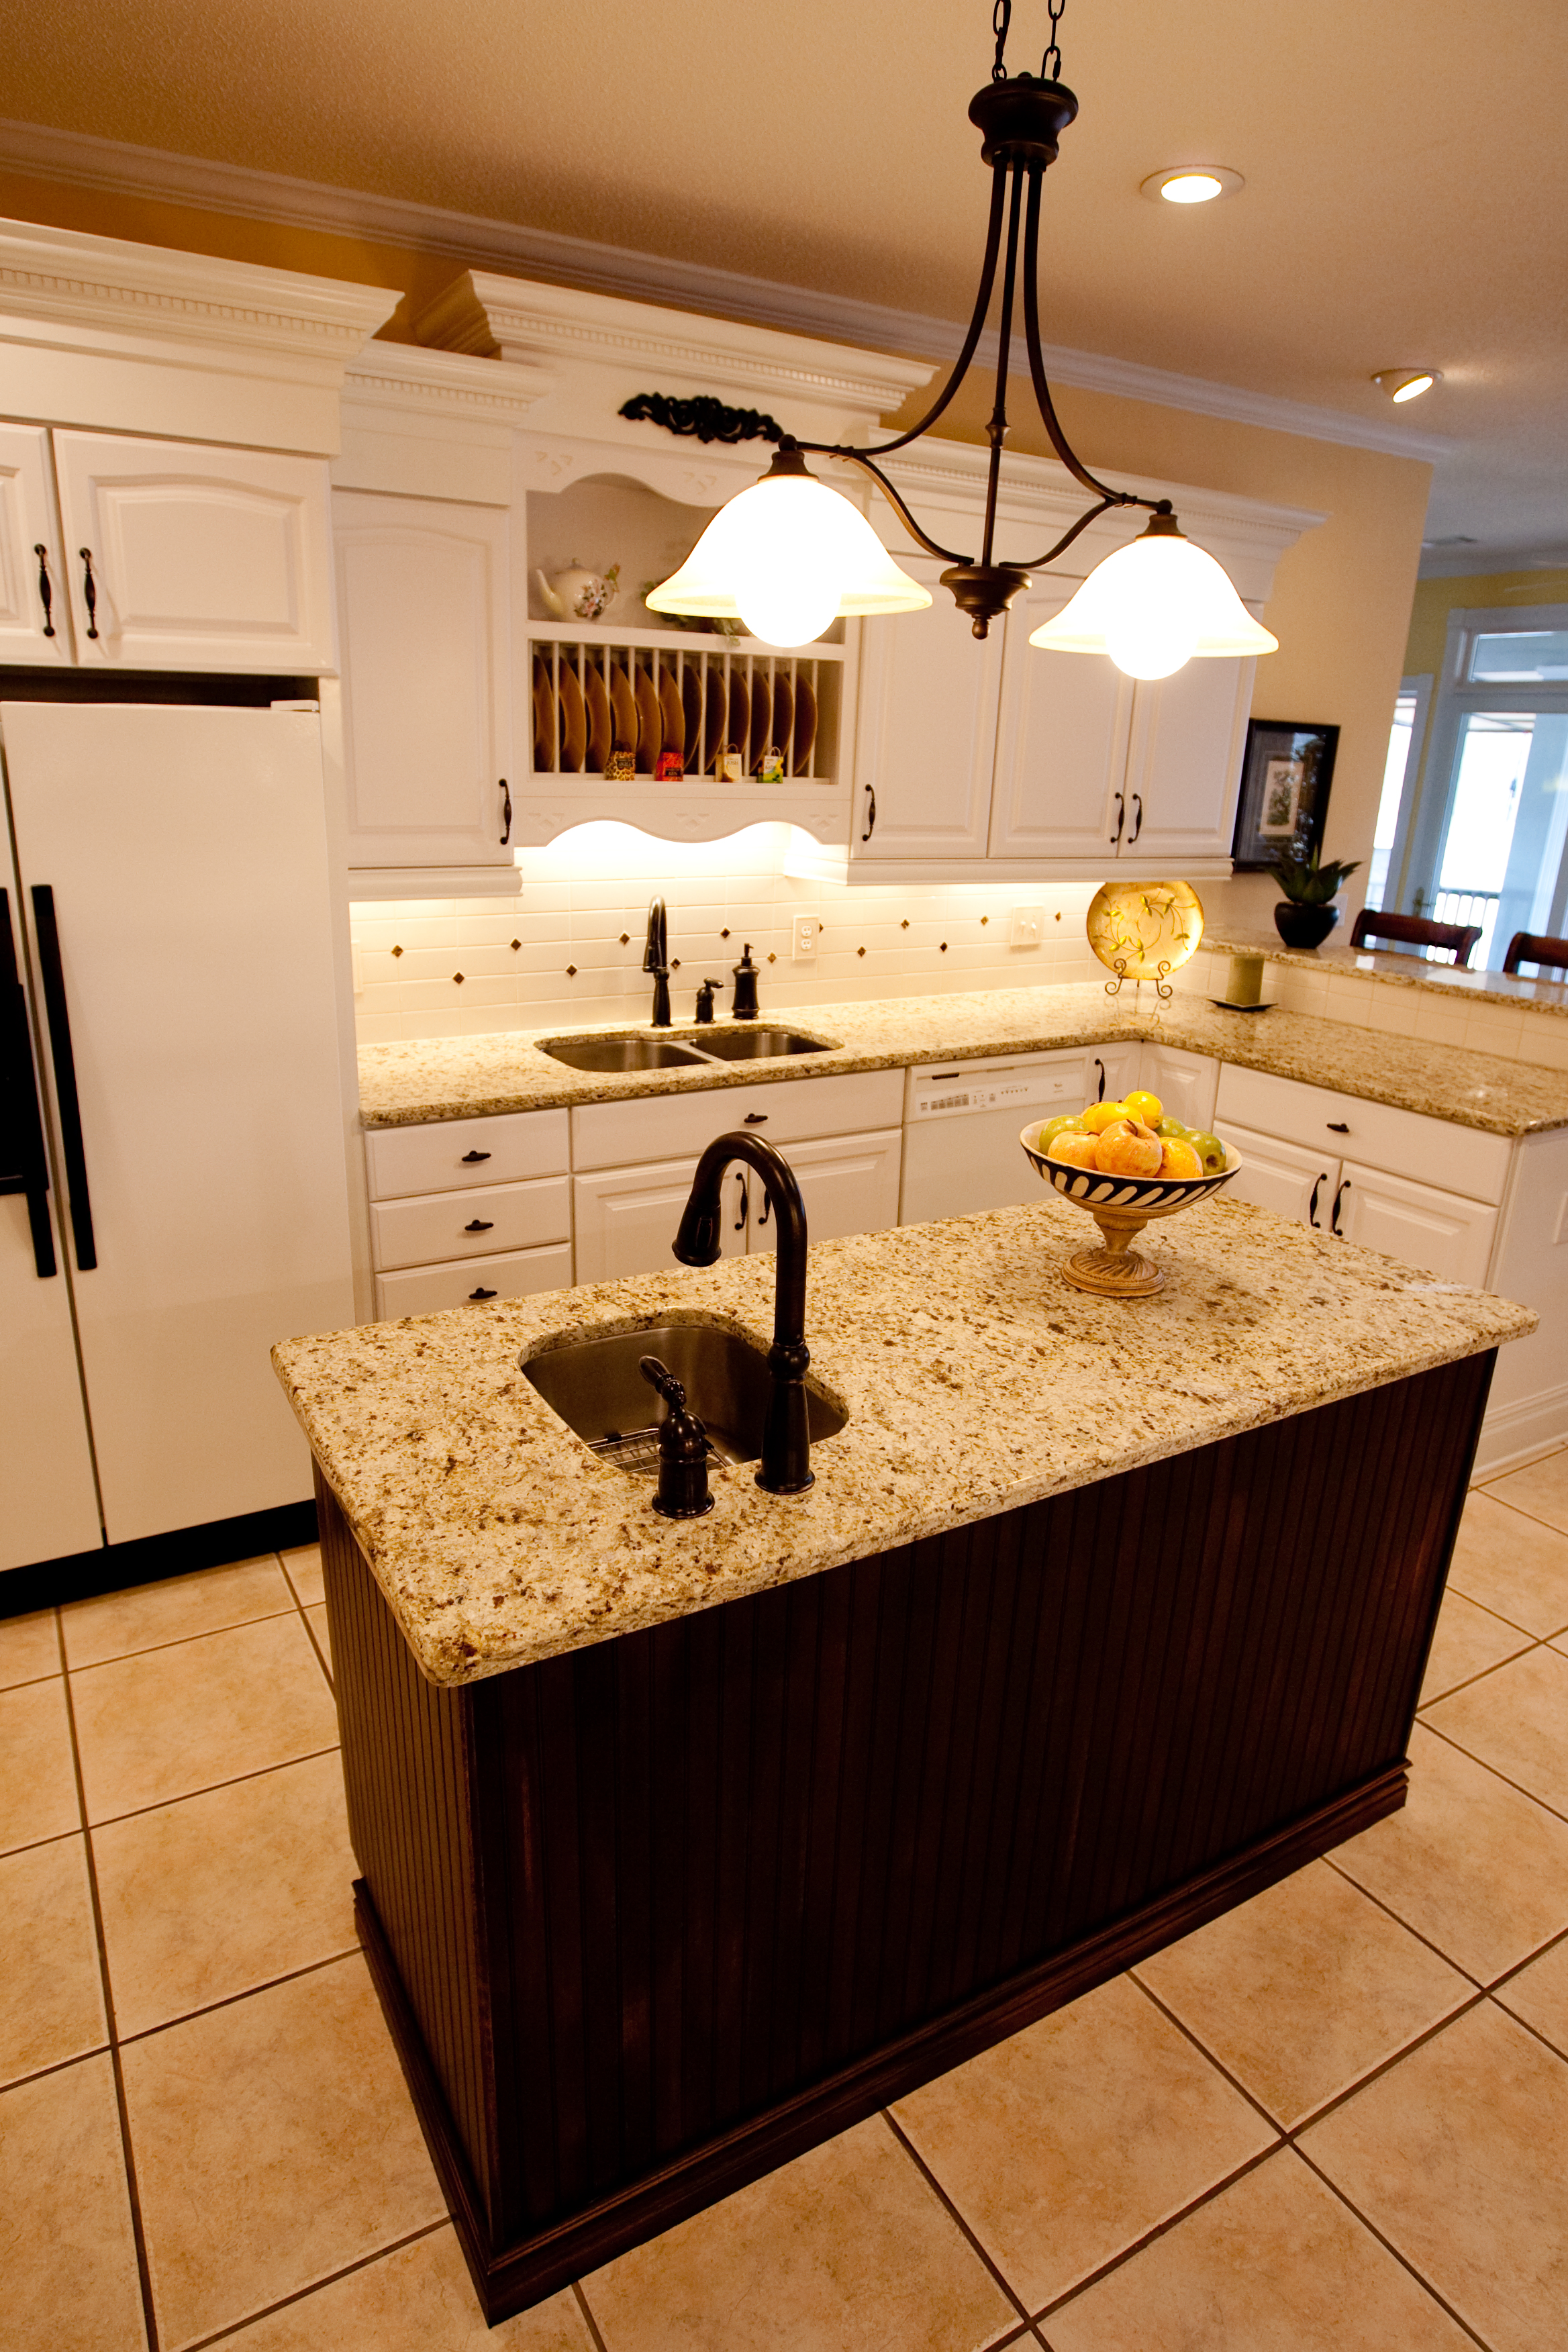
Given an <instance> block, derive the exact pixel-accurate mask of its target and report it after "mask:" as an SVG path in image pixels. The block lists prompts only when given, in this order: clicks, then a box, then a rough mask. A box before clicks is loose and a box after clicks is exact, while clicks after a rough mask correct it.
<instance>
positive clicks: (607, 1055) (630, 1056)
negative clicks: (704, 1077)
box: [539, 1037, 705, 1070]
mask: <svg viewBox="0 0 1568 2352" xmlns="http://www.w3.org/2000/svg"><path fill="white" fill-rule="evenodd" d="M539 1050H540V1052H541V1053H542V1054H548V1055H549V1056H550V1058H551V1060H552V1062H564V1063H565V1065H566V1066H567V1068H568V1069H570V1070H700V1068H701V1067H702V1064H703V1060H704V1058H705V1057H704V1056H703V1055H701V1054H694V1053H693V1052H692V1051H691V1049H690V1048H689V1046H687V1045H676V1044H675V1042H674V1040H673V1039H672V1038H668V1037H552V1038H551V1039H550V1040H549V1042H548V1043H547V1044H545V1045H541V1046H540V1049H539Z"/></svg>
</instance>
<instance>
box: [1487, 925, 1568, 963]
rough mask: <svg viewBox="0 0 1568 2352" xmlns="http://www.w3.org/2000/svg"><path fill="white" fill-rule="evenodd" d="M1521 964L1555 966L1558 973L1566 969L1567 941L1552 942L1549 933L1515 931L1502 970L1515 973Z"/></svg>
mask: <svg viewBox="0 0 1568 2352" xmlns="http://www.w3.org/2000/svg"><path fill="white" fill-rule="evenodd" d="M1521 963H1550V964H1555V965H1556V966H1557V967H1558V969H1559V970H1560V971H1561V970H1563V969H1564V968H1568V940H1554V939H1553V938H1552V935H1551V933H1550V932H1549V931H1515V933H1514V935H1513V937H1512V939H1511V940H1510V941H1509V943H1508V953H1507V955H1505V956H1504V958H1503V960H1502V968H1503V970H1504V971H1518V970H1519V967H1520V965H1521Z"/></svg>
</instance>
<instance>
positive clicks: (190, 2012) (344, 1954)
mask: <svg viewBox="0 0 1568 2352" xmlns="http://www.w3.org/2000/svg"><path fill="white" fill-rule="evenodd" d="M361 1958H363V1947H362V1946H361V1945H359V1944H357V1943H356V1944H345V1945H344V1946H343V1948H342V1951H341V1952H329V1953H328V1954H327V1955H326V1957H325V1958H324V1959H320V1960H306V1961H305V1962H304V1964H303V1965H302V1966H301V1967H300V1968H297V1969H284V1971H283V1973H282V1975H281V1976H276V1977H268V1978H267V1979H266V1981H265V1982H264V1983H262V1984H253V1985H243V1986H242V1987H241V1988H240V1990H239V1991H238V1992H228V1993H225V1994H224V1995H223V1997H222V1998H221V2000H208V2001H204V2002H203V2003H202V2004H201V2006H200V2007H199V2008H197V2009H184V2010H182V2011H180V2014H179V2015H178V2017H165V2018H163V2020H161V2021H160V2022H159V2023H158V2024H156V2025H140V2026H138V2027H137V2029H136V2031H135V2032H134V2033H122V2034H121V2037H120V2047H121V2049H122V2050H129V2049H130V2047H131V2046H132V2043H133V2042H151V2041H152V2040H153V2037H154V2035H156V2034H159V2033H170V2032H173V2031H174V2027H175V2026H176V2025H189V2024H190V2023H191V2021H193V2019H195V2018H198V2017H212V2016H215V2015H216V2012H217V2011H219V2010H220V2009H234V2008H237V2006H238V2004H239V2002H241V2001H242V2000H255V1998H256V1996H257V1995H258V1993H263V1992H271V1991H273V1990H275V1989H276V1987H277V1986H279V1985H286V1984H293V1983H295V1982H296V1981H297V1980H298V1979H299V1978H300V1977H313V1976H317V1975H319V1974H320V1972H321V1969H335V1968H337V1967H339V1966H340V1965H341V1964H342V1962H343V1961H344V1960H357V1959H361Z"/></svg>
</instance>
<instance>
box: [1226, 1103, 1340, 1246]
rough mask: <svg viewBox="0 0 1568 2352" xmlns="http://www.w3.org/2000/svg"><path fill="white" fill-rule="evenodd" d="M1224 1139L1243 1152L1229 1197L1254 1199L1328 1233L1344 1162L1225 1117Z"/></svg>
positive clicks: (1303, 1223)
mask: <svg viewBox="0 0 1568 2352" xmlns="http://www.w3.org/2000/svg"><path fill="white" fill-rule="evenodd" d="M1224 1139H1225V1141H1226V1143H1228V1144H1230V1145H1231V1146H1232V1147H1233V1148H1234V1149H1235V1150H1237V1151H1238V1152H1239V1153H1240V1154H1241V1158H1242V1162H1243V1165H1242V1169H1241V1172H1240V1174H1239V1175H1237V1176H1233V1177H1232V1178H1231V1180H1230V1182H1229V1183H1228V1184H1227V1185H1226V1188H1225V1193H1224V1196H1223V1197H1224V1198H1225V1199H1226V1200H1229V1201H1251V1202H1253V1203H1254V1204H1255V1205H1256V1206H1257V1207H1258V1208H1260V1209H1272V1210H1273V1211H1274V1213H1275V1215H1276V1216H1279V1217H1289V1218H1290V1219H1292V1220H1293V1222H1294V1223H1297V1224H1299V1225H1310V1226H1312V1227H1313V1228H1314V1230H1315V1231H1317V1232H1319V1233H1327V1232H1328V1230H1329V1218H1330V1214H1331V1211H1332V1207H1333V1200H1334V1192H1335V1189H1336V1187H1337V1185H1338V1183H1339V1175H1340V1163H1339V1161H1338V1160H1336V1159H1335V1158H1334V1157H1333V1156H1332V1154H1331V1153H1325V1152H1320V1151H1311V1150H1308V1148H1307V1147H1306V1145H1305V1144H1300V1143H1281V1142H1279V1140H1278V1139H1277V1138H1276V1137H1274V1136H1269V1135H1256V1134H1254V1132H1253V1130H1252V1129H1250V1128H1247V1127H1237V1126H1236V1125H1235V1124H1234V1123H1233V1122H1232V1121H1230V1120H1229V1119H1227V1120H1226V1124H1225V1130H1224Z"/></svg>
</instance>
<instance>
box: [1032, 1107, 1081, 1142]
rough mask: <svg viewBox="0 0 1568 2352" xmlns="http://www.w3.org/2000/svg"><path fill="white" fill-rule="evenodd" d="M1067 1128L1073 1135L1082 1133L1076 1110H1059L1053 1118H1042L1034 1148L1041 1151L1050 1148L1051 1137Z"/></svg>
mask: <svg viewBox="0 0 1568 2352" xmlns="http://www.w3.org/2000/svg"><path fill="white" fill-rule="evenodd" d="M1069 1130H1070V1132H1071V1133H1072V1134H1074V1135H1081V1134H1082V1133H1083V1129H1082V1127H1081V1126H1080V1124H1079V1115H1078V1113H1077V1111H1076V1110H1065V1111H1062V1112H1060V1113H1059V1114H1058V1117H1057V1118H1047V1119H1045V1120H1043V1121H1042V1122H1041V1125H1040V1131H1039V1133H1038V1135H1037V1137H1036V1138H1035V1149H1036V1150H1037V1151H1041V1152H1045V1151H1048V1150H1050V1148H1051V1139H1052V1137H1053V1136H1058V1135H1061V1134H1063V1133H1064V1132H1066V1131H1069Z"/></svg>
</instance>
